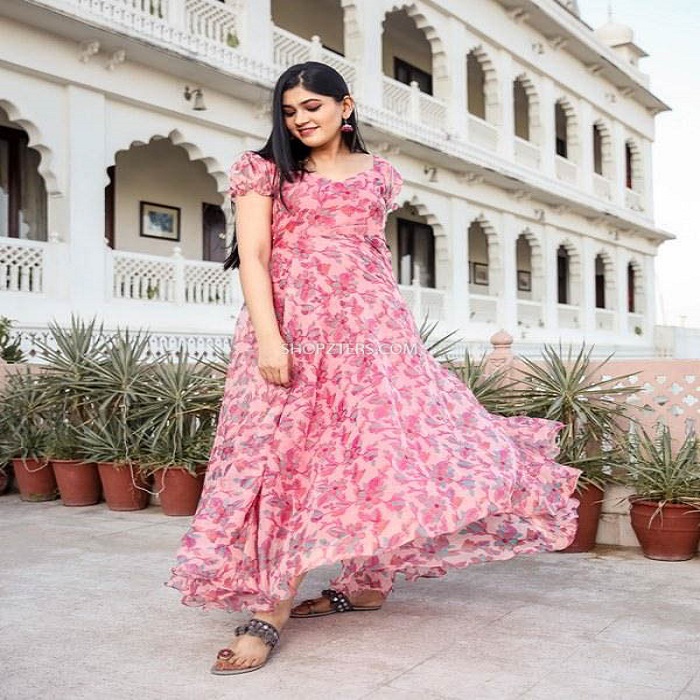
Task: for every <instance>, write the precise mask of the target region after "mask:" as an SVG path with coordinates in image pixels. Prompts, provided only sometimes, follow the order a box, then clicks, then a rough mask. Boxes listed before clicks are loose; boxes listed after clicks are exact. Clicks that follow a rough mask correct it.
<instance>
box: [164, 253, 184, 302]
mask: <svg viewBox="0 0 700 700" xmlns="http://www.w3.org/2000/svg"><path fill="white" fill-rule="evenodd" d="M173 284H174V287H175V289H174V290H173V301H174V302H175V303H176V304H177V305H178V306H182V305H183V304H184V303H185V298H186V293H185V259H184V258H183V257H182V248H180V246H177V245H176V246H175V248H173ZM166 298H167V296H166Z"/></svg>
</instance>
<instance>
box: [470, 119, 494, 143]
mask: <svg viewBox="0 0 700 700" xmlns="http://www.w3.org/2000/svg"><path fill="white" fill-rule="evenodd" d="M468 123H469V125H468V129H469V141H471V143H473V144H474V145H475V146H480V147H481V148H485V149H486V150H488V151H495V150H496V147H497V146H498V129H497V128H496V127H495V126H494V125H493V124H489V123H488V122H487V121H484V120H483V119H480V118H479V117H475V116H474V115H473V114H470V115H469V121H468Z"/></svg>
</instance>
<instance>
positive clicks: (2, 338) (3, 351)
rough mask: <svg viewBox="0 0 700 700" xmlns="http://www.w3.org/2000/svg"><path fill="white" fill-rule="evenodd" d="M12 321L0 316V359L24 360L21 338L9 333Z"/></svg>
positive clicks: (12, 361)
mask: <svg viewBox="0 0 700 700" xmlns="http://www.w3.org/2000/svg"><path fill="white" fill-rule="evenodd" d="M11 330H12V321H11V320H10V319H9V318H7V316H0V360H3V361H5V362H8V363H15V362H24V353H23V352H22V350H21V348H20V345H21V342H22V341H21V338H19V337H16V338H13V337H12V336H11V335H10V331H11Z"/></svg>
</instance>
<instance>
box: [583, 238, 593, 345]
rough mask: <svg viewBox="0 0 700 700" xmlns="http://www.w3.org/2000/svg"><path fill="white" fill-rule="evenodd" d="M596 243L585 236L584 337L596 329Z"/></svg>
mask: <svg viewBox="0 0 700 700" xmlns="http://www.w3.org/2000/svg"><path fill="white" fill-rule="evenodd" d="M594 245H596V241H593V240H591V239H590V238H584V239H583V245H582V246H581V287H582V289H581V292H582V294H581V321H582V330H583V336H584V337H588V335H589V334H590V333H594V332H595V331H596V323H595V249H594Z"/></svg>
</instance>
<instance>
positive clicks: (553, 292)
mask: <svg viewBox="0 0 700 700" xmlns="http://www.w3.org/2000/svg"><path fill="white" fill-rule="evenodd" d="M543 230H544V235H543V237H542V264H543V266H544V326H545V328H546V329H547V330H548V331H551V330H553V329H555V328H556V329H558V328H559V309H558V306H557V303H558V301H559V299H558V293H559V287H558V279H557V248H556V238H557V229H556V228H555V227H554V226H553V225H552V224H544V226H543Z"/></svg>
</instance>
